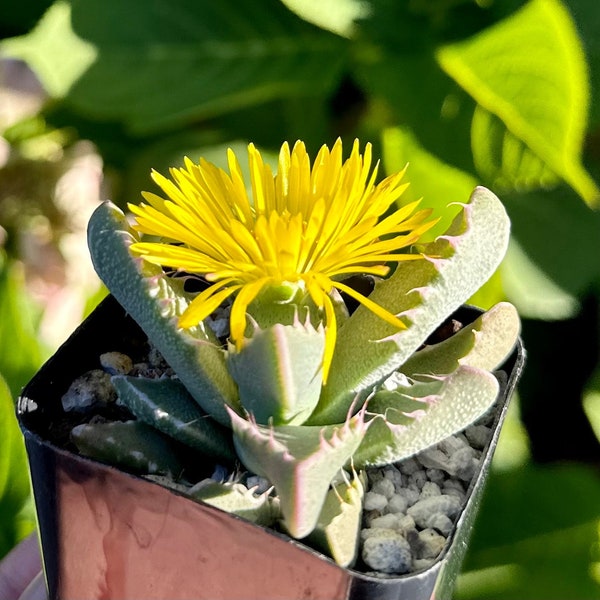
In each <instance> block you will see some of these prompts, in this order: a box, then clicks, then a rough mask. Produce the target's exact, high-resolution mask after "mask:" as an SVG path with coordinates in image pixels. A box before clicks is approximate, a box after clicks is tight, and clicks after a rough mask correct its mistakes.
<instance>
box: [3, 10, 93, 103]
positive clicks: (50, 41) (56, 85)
mask: <svg viewBox="0 0 600 600" xmlns="http://www.w3.org/2000/svg"><path fill="white" fill-rule="evenodd" d="M0 48H1V49H2V51H3V52H4V53H6V55H7V56H13V57H18V58H22V59H23V60H25V61H27V62H28V63H29V65H30V66H31V67H32V68H33V70H34V71H35V72H36V74H37V76H38V77H39V78H40V79H41V81H42V85H43V86H44V89H45V90H46V91H47V92H48V93H49V94H50V96H52V97H54V98H62V97H63V96H64V95H65V94H66V93H67V92H68V90H69V88H70V87H71V86H72V85H73V83H74V82H75V81H76V80H77V78H78V77H79V76H80V75H81V74H82V73H83V72H84V71H85V70H86V69H87V68H88V67H89V66H90V64H91V63H92V62H93V61H94V59H95V56H96V50H95V49H94V47H93V46H92V45H90V44H88V43H86V42H85V41H83V40H82V39H81V38H79V37H78V36H77V35H76V34H75V33H74V32H73V29H72V28H71V6H70V4H69V3H68V2H62V1H59V2H56V3H54V4H53V5H52V6H51V7H50V8H49V9H48V10H47V11H46V13H45V14H44V16H43V17H42V19H41V20H40V22H39V23H38V24H37V26H36V27H35V28H34V29H33V31H31V32H30V33H28V34H26V35H23V36H20V37H17V38H12V39H8V40H5V41H3V42H2V44H0Z"/></svg>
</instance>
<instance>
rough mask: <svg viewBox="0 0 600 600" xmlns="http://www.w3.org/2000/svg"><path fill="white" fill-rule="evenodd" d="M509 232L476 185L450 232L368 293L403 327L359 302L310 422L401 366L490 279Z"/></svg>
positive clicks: (494, 202)
mask: <svg viewBox="0 0 600 600" xmlns="http://www.w3.org/2000/svg"><path fill="white" fill-rule="evenodd" d="M509 233H510V222H509V220H508V217H507V215H506V211H505V209H504V207H503V206H502V204H501V202H500V201H499V200H498V198H496V196H495V195H494V194H493V193H492V192H490V191H489V190H487V189H485V188H482V187H478V188H476V189H475V191H474V192H473V194H472V195H471V199H470V202H469V203H468V204H466V205H465V206H464V207H463V209H462V211H461V213H460V214H459V215H458V216H457V217H456V219H455V220H454V221H453V223H452V225H451V226H450V228H449V229H448V231H447V233H446V234H445V235H444V236H441V237H439V238H437V240H436V241H435V242H432V243H431V244H429V245H427V246H426V247H424V249H423V253H424V255H425V256H426V257H427V258H426V260H419V261H405V262H400V263H398V266H397V267H396V270H395V272H394V274H393V275H392V276H391V277H390V278H389V279H386V280H383V281H381V282H379V283H378V284H377V285H376V286H375V289H374V290H373V292H372V293H371V294H370V296H369V300H372V301H374V302H376V303H377V304H379V305H380V306H382V307H384V308H385V309H387V310H388V311H389V312H391V313H393V314H396V315H399V316H400V317H401V318H402V319H403V320H404V322H405V323H406V325H407V328H406V329H403V330H400V331H398V330H396V329H394V328H393V327H391V326H390V325H389V324H388V323H386V322H385V321H384V320H382V319H380V318H378V317H377V315H375V314H374V313H373V312H372V311H370V310H367V309H366V308H365V307H363V306H359V307H358V309H357V310H356V311H355V313H354V314H353V315H352V316H351V317H350V318H349V319H348V320H347V321H346V322H345V323H344V325H343V326H342V327H341V328H340V331H339V334H338V337H337V342H336V348H335V353H334V356H333V361H332V365H331V376H330V378H329V380H328V382H327V385H326V386H325V387H324V388H323V393H322V395H321V399H320V401H319V404H318V405H317V408H316V409H315V412H314V413H313V415H312V416H311V418H310V419H309V421H308V422H309V424H324V423H332V422H339V421H341V420H343V419H344V418H345V415H346V413H347V412H348V408H349V407H350V405H351V404H352V402H353V401H354V399H355V398H356V395H357V394H359V395H360V397H365V396H366V394H367V393H368V392H369V390H371V389H373V387H374V386H376V385H378V384H380V383H381V382H382V381H383V380H384V379H385V378H386V377H388V376H389V374H390V373H392V372H393V371H395V370H396V369H398V368H399V367H400V366H401V365H402V364H403V363H404V362H405V361H406V360H407V359H408V358H409V356H410V355H411V354H412V353H413V352H414V351H415V350H417V348H418V347H419V346H420V345H421V344H422V343H423V342H424V341H425V339H427V337H428V335H429V334H430V333H432V332H433V331H434V329H435V328H436V327H437V326H438V325H439V324H440V323H442V322H443V320H444V319H445V318H446V317H447V316H448V315H450V314H451V313H452V312H454V311H455V310H456V309H457V308H458V307H459V306H460V305H461V304H463V303H464V302H465V301H466V300H467V299H468V298H469V297H470V296H471V295H472V294H473V293H475V291H477V290H478V289H479V287H481V285H483V283H485V282H486V281H487V279H489V277H490V276H491V275H492V274H493V272H494V271H495V270H496V268H497V267H498V265H499V264H500V262H501V260H502V258H503V257H504V254H505V252H506V247H507V245H508V239H509Z"/></svg>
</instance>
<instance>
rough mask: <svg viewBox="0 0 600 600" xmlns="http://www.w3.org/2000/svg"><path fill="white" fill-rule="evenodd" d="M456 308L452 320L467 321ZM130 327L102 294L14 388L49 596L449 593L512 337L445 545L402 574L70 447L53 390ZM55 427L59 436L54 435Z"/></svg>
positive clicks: (127, 341)
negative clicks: (338, 556)
mask: <svg viewBox="0 0 600 600" xmlns="http://www.w3.org/2000/svg"><path fill="white" fill-rule="evenodd" d="M479 312H480V311H477V310H476V309H472V308H469V307H463V308H461V309H459V311H457V313H456V314H455V315H453V316H454V318H457V319H458V320H460V321H463V322H469V321H471V320H473V319H474V318H475V317H476V316H477V315H478V314H479ZM144 343H145V336H144V335H143V334H142V332H141V330H140V329H139V328H138V326H137V325H136V324H135V323H134V322H133V321H132V320H131V319H130V318H129V317H128V316H126V315H125V313H124V311H123V309H122V308H121V307H120V306H119V304H118V303H117V302H116V301H115V300H114V299H113V298H112V297H108V298H107V299H106V300H105V301H104V302H103V303H102V304H101V305H100V306H99V307H98V308H97V309H96V310H95V311H94V312H93V313H92V315H91V316H90V317H89V318H88V319H87V320H86V321H85V322H84V323H83V324H82V325H81V326H80V327H79V328H78V329H77V330H76V331H75V332H74V333H73V335H72V336H71V337H70V338H69V339H68V340H67V341H66V342H65V343H64V344H63V346H62V347H61V348H59V350H58V351H57V352H56V354H55V355H54V356H53V357H52V358H50V360H48V362H47V363H46V364H45V365H44V366H43V367H42V368H41V370H40V371H39V372H38V373H37V375H36V376H35V377H34V378H33V379H32V381H31V382H30V383H29V384H28V385H27V386H26V387H25V389H24V390H23V393H22V396H21V397H20V398H19V403H18V409H17V412H18V418H19V422H20V425H21V428H22V431H23V434H24V436H25V443H26V447H27V452H28V457H29V466H30V472H31V479H32V483H33V490H34V497H35V503H36V509H37V519H38V530H39V535H40V539H41V548H42V554H43V563H44V570H45V575H46V582H47V586H48V593H49V598H50V599H51V600H54V599H58V598H60V599H62V600H68V599H71V600H75V599H78V600H81V599H83V598H85V599H88V600H91V599H103V600H107V599H117V598H118V599H125V598H126V599H127V600H150V599H152V598H161V599H165V598H169V599H170V600H175V599H190V600H191V599H195V600H197V599H200V598H210V599H216V598H223V599H225V598H227V599H236V600H237V599H242V598H244V599H248V598H260V599H262V600H264V599H269V598H277V599H278V600H281V599H284V598H311V599H321V598H322V599H327V600H331V599H334V598H336V599H337V598H339V599H342V598H343V599H355V600H358V599H369V598H378V599H381V600H384V599H385V600H388V599H390V600H391V599H398V600H400V599H402V600H421V599H423V600H430V599H433V598H438V599H447V598H449V597H450V596H451V592H452V589H453V586H454V582H455V579H456V577H457V575H458V572H459V568H460V564H461V561H462V558H463V555H464V553H465V550H466V547H467V540H468V538H469V534H470V533H471V530H472V528H473V523H474V520H475V515H476V512H477V509H478V506H479V504H480V499H481V495H482V491H483V487H484V482H485V480H486V477H487V474H488V472H489V467H490V463H491V459H492V454H493V451H494V449H495V447H496V444H497V441H498V436H499V433H500V428H501V425H502V422H503V420H504V417H505V414H506V410H507V407H508V403H509V400H510V397H511V395H512V393H513V391H514V388H515V385H516V383H517V380H518V378H519V376H520V373H521V371H522V368H523V363H524V354H525V353H524V350H523V347H522V344H521V341H520V340H519V342H518V344H517V347H516V348H515V350H514V352H513V354H512V355H511V357H510V358H509V359H508V360H507V361H506V363H505V364H504V366H503V367H502V371H503V374H502V372H501V373H500V380H501V382H502V383H501V393H500V397H499V398H498V401H497V403H498V407H497V410H496V416H495V420H494V423H493V435H492V437H491V440H490V441H489V442H488V444H487V447H486V448H485V449H484V452H483V455H482V459H481V461H480V464H479V468H478V472H477V473H476V475H475V477H474V478H473V479H472V481H471V484H470V487H469V489H468V491H467V500H466V503H465V506H464V509H463V510H462V513H461V514H460V515H459V517H458V519H457V521H456V525H455V529H454V531H453V533H451V534H450V536H449V538H448V541H447V544H446V547H445V549H444V550H443V551H442V552H441V554H440V556H439V557H438V559H437V560H436V561H435V562H434V563H433V565H431V566H430V567H429V568H427V569H425V570H421V571H418V572H415V573H412V574H408V575H402V576H384V575H373V574H369V573H366V572H365V573H363V572H360V571H358V570H356V569H346V568H342V567H339V566H338V565H336V564H335V563H334V562H333V561H332V560H330V559H329V558H327V557H325V556H323V555H322V554H320V553H318V552H316V551H314V550H312V549H310V548H308V547H307V546H304V545H303V544H302V543H300V542H297V541H296V540H293V539H290V538H288V537H287V536H285V535H283V534H280V533H277V532H274V531H272V530H270V529H266V528H263V527H260V526H257V525H254V524H252V523H250V522H247V521H245V520H243V519H240V518H238V517H236V516H234V515H231V514H228V513H225V512H222V511H221V510H219V509H216V508H214V507H211V506H209V505H207V504H204V503H202V502H199V501H195V500H191V499H189V498H187V497H185V496H183V495H180V494H178V493H177V492H176V491H173V490H171V489H168V488H166V487H163V486H161V485H159V484H157V483H154V482H152V481H150V480H148V479H144V478H142V477H138V476H135V475H132V474H129V473H126V472H123V471H120V470H118V469H116V468H114V467H111V466H107V465H105V464H101V463H99V462H97V461H94V460H90V459H88V458H84V457H81V456H79V455H78V454H77V453H76V452H74V451H73V450H72V449H70V448H69V446H68V444H64V443H61V442H57V440H61V439H64V438H65V432H64V430H63V431H61V423H62V422H64V413H63V409H62V404H61V397H62V395H63V394H64V392H65V391H66V390H67V389H68V387H69V385H70V383H71V382H72V381H73V379H75V378H76V377H77V376H79V375H81V374H82V373H84V372H86V371H88V370H90V369H94V368H97V365H98V357H99V354H101V353H103V352H108V351H115V350H117V351H119V352H123V353H129V352H132V353H135V351H136V347H139V346H141V345H143V344H144ZM61 436H62V438H61Z"/></svg>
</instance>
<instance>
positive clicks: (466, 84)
mask: <svg viewBox="0 0 600 600" xmlns="http://www.w3.org/2000/svg"><path fill="white" fill-rule="evenodd" d="M437 58H438V60H439V62H440V65H441V66H442V68H443V69H444V70H445V71H446V72H447V73H448V74H449V75H450V76H451V77H452V78H453V79H455V80H456V81H457V82H458V83H459V84H460V85H461V86H462V87H463V88H464V89H465V90H467V91H468V92H469V94H470V95H471V96H472V97H473V98H474V99H475V100H476V101H477V103H478V104H479V105H480V106H481V107H483V108H484V109H485V110H486V111H489V112H491V113H493V114H494V115H496V116H497V117H499V118H500V119H501V121H502V122H503V123H504V125H505V127H506V128H507V129H508V131H509V132H510V134H511V135H510V137H508V139H505V140H499V139H498V138H499V137H502V132H501V131H500V130H499V128H498V127H497V126H493V125H494V124H493V122H491V121H490V119H486V125H487V126H484V125H483V124H482V122H481V121H482V119H483V117H482V116H481V113H479V115H480V116H479V120H478V121H476V126H474V128H473V135H474V137H475V136H476V137H475V139H474V141H473V152H474V154H475V160H476V162H479V163H480V164H483V165H485V170H486V171H487V172H488V173H496V177H495V178H494V179H495V180H498V177H500V175H499V174H498V173H497V171H498V165H493V164H488V163H489V156H490V155H492V154H493V153H492V151H491V150H490V149H488V148H486V144H490V145H491V146H496V147H497V146H498V145H502V146H505V145H506V144H508V143H510V142H511V141H512V142H513V147H514V145H515V144H514V139H513V138H517V139H518V140H520V141H521V142H523V143H524V144H525V145H526V146H527V147H528V148H529V149H530V150H531V152H533V153H534V154H535V155H537V156H538V157H539V159H540V160H541V161H543V163H545V164H546V165H547V167H548V169H550V170H551V171H553V172H554V173H556V174H558V175H560V176H561V177H562V178H563V179H564V180H565V181H567V182H568V183H569V184H570V185H571V186H572V187H573V188H574V189H575V190H576V191H577V192H578V193H579V194H580V195H581V196H582V198H583V199H584V200H585V201H586V202H588V203H589V204H590V205H592V206H594V205H596V204H597V203H598V201H599V199H598V197H597V196H598V189H597V187H596V185H595V183H594V182H593V181H592V179H591V178H590V176H589V175H588V174H587V173H586V171H585V169H584V168H583V166H582V164H581V145H582V140H583V135H584V132H585V129H586V125H587V120H586V119H587V108H588V102H589V96H588V94H589V91H588V90H589V87H588V79H587V73H586V63H585V57H584V54H583V49H582V47H581V43H580V41H579V38H578V36H577V33H576V30H575V26H574V23H573V21H572V19H571V17H570V15H569V13H568V12H567V11H566V10H565V8H564V6H563V5H562V4H561V3H560V2H558V1H556V0H531V1H530V2H529V3H528V4H527V5H526V6H525V7H524V8H522V9H521V10H520V11H519V12H517V13H515V14H514V15H513V16H512V17H510V18H508V19H506V20H504V21H503V22H501V23H498V24H496V25H494V26H493V27H490V28H489V29H488V30H486V31H484V32H481V33H479V34H477V35H476V36H474V37H473V38H471V39H468V40H466V41H461V42H458V43H455V44H452V45H446V46H443V47H441V48H440V49H439V51H438V53H437ZM515 150H516V151H512V152H511V151H506V152H505V151H503V152H502V163H501V167H502V168H501V174H502V176H503V178H504V179H506V180H507V181H509V182H510V181H511V180H513V179H514V176H513V175H512V174H513V173H514V172H519V171H521V172H522V170H523V169H524V166H523V164H522V161H523V160H526V159H527V157H529V156H530V155H529V153H527V154H525V157H524V156H523V153H522V152H520V151H519V149H518V148H516V149H515ZM530 162H531V161H530ZM535 168H536V169H537V168H539V165H537V164H536V165H535Z"/></svg>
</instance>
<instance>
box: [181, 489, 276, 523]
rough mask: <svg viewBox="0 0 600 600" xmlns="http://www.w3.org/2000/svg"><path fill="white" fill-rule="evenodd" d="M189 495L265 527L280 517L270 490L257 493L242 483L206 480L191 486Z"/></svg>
mask: <svg viewBox="0 0 600 600" xmlns="http://www.w3.org/2000/svg"><path fill="white" fill-rule="evenodd" d="M189 495H190V496H191V497H192V498H195V499H196V500H202V502H206V503H207V504H210V505H211V506H215V507H216V508H220V509H221V510H224V511H226V512H229V513H233V514H235V515H238V517H242V518H244V519H246V520H248V521H252V523H256V524H258V525H263V526H265V527H269V526H271V525H273V524H274V523H275V522H276V521H277V519H278V518H279V509H278V506H277V502H276V501H275V499H274V498H272V497H271V496H270V495H269V493H268V492H266V493H264V494H255V493H254V492H253V491H252V490H251V489H250V490H249V489H248V488H247V487H246V486H245V485H243V484H241V483H236V482H229V481H226V482H219V481H212V480H204V481H201V482H200V483H199V484H196V485H195V486H194V487H193V488H191V489H190V490H189Z"/></svg>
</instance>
